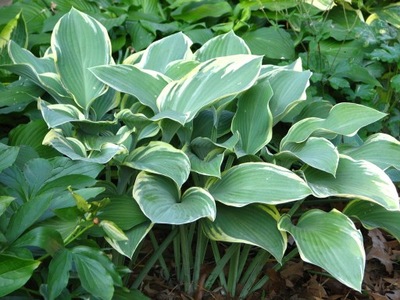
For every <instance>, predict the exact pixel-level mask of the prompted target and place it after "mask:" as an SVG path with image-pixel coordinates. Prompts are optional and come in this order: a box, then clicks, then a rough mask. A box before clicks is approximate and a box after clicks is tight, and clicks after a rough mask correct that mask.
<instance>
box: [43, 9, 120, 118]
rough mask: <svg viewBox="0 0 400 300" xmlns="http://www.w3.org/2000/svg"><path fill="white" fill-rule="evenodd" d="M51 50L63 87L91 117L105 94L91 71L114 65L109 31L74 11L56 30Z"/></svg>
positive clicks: (101, 85)
mask: <svg viewBox="0 0 400 300" xmlns="http://www.w3.org/2000/svg"><path fill="white" fill-rule="evenodd" d="M51 48H52V51H53V53H54V55H55V64H56V66H57V71H58V73H59V74H60V77H61V81H62V84H63V86H65V88H66V89H67V90H68V91H69V92H70V93H71V94H72V95H73V98H74V100H75V102H76V104H77V105H79V106H80V107H81V108H83V109H84V111H85V112H86V113H88V110H89V106H90V104H91V103H92V101H93V100H94V99H95V98H97V97H98V96H100V95H101V94H103V93H104V92H105V86H104V84H103V83H102V82H100V81H98V80H97V79H96V77H95V76H94V75H93V74H92V73H91V72H90V71H89V68H90V67H94V66H99V65H107V64H110V63H111V61H112V57H111V42H110V39H109V37H108V33H107V30H106V29H105V27H104V26H103V25H101V24H100V23H99V22H98V21H96V20H95V19H93V18H92V17H90V16H88V15H86V14H84V13H81V12H79V11H78V10H76V9H74V8H72V9H71V10H70V12H69V13H67V14H66V15H64V16H63V17H62V18H61V19H60V20H59V21H58V22H57V24H56V26H55V27H54V30H53V34H52V39H51Z"/></svg>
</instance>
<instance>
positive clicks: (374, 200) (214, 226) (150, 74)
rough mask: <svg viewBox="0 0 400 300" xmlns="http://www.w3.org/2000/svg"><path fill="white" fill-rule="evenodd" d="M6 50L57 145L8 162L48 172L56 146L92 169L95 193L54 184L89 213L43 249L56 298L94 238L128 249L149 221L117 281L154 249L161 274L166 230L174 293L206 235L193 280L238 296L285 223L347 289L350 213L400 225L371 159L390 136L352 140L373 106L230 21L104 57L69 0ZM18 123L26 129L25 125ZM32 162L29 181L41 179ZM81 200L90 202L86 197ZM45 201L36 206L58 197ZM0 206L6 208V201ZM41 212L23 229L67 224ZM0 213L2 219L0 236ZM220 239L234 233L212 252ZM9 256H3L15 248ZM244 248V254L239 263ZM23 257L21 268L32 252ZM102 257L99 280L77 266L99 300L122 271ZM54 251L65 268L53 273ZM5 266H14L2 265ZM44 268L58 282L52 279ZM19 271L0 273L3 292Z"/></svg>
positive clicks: (388, 155) (353, 263)
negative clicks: (197, 37)
mask: <svg viewBox="0 0 400 300" xmlns="http://www.w3.org/2000/svg"><path fill="white" fill-rule="evenodd" d="M8 51H9V56H10V58H11V59H12V64H8V65H3V66H2V67H3V68H4V69H5V70H8V71H10V72H13V73H15V74H18V75H20V76H21V79H20V80H22V81H28V82H31V83H33V84H35V85H37V86H39V87H40V88H41V89H42V90H43V94H42V96H41V97H38V98H37V107H38V110H39V113H40V116H39V117H38V118H39V119H40V121H41V122H45V124H46V125H47V127H48V132H47V133H45V134H44V135H45V136H44V137H43V139H42V142H43V144H44V145H47V146H51V147H52V148H54V149H55V150H57V153H59V154H60V155H63V156H66V157H67V158H65V157H64V158H60V157H59V156H57V154H54V153H53V155H54V156H55V158H52V160H51V161H50V162H48V161H46V160H44V159H40V158H38V159H37V160H34V162H30V161H28V162H25V167H22V169H20V170H19V171H18V172H19V173H21V172H22V174H24V175H23V176H25V177H26V176H33V173H32V168H31V167H30V165H31V164H33V165H34V166H36V167H37V168H40V167H41V165H43V166H46V170H47V169H48V171H43V172H45V174H46V176H49V177H50V179H54V178H53V177H51V175H49V174H52V173H51V168H52V164H54V162H53V160H55V161H57V160H61V159H63V160H66V161H67V160H68V161H69V163H74V164H80V165H82V172H83V168H84V166H97V167H99V168H100V166H102V167H104V171H103V172H102V173H101V176H99V177H97V179H98V182H97V183H95V182H93V183H91V184H92V185H93V184H96V187H94V188H96V190H94V191H96V193H94V192H93V193H89V194H86V195H82V192H81V191H80V190H77V189H82V188H84V186H73V185H72V184H68V183H67V182H66V183H65V185H64V190H63V191H64V192H66V191H67V187H68V186H69V185H72V188H70V190H71V191H69V193H71V192H72V196H73V198H74V199H75V201H76V203H77V204H76V205H75V206H74V205H73V204H74V203H63V208H64V209H66V208H68V209H70V210H73V211H74V210H76V208H77V209H78V210H80V211H83V212H84V213H83V218H84V219H83V220H84V221H90V222H91V223H90V224H91V225H90V228H88V229H86V227H85V232H84V233H85V238H86V239H85V240H84V241H85V242H81V243H84V245H79V241H80V239H79V236H78V237H76V238H75V240H74V242H75V244H76V246H75V247H74V248H73V249H72V250H70V249H69V247H66V246H68V244H67V245H65V244H66V242H65V239H64V245H63V244H62V243H61V245H60V247H58V248H57V249H53V250H54V251H53V252H49V253H48V255H46V256H45V257H44V258H43V260H45V259H50V258H49V256H51V257H52V259H51V260H50V261H51V262H50V266H53V267H52V268H50V270H49V272H50V271H51V270H53V271H52V272H53V273H51V275H52V276H51V277H50V276H48V277H47V283H46V282H43V288H42V290H41V292H42V294H43V295H47V296H48V295H52V296H53V297H56V296H58V295H59V294H60V293H61V292H62V291H64V290H68V289H69V288H73V287H74V285H73V282H72V283H71V281H68V278H69V277H68V276H67V275H68V274H69V272H77V275H78V277H82V276H83V274H84V273H85V272H83V269H82V268H84V267H87V269H85V270H89V269H90V266H89V262H88V260H85V259H86V257H89V258H93V257H94V252H93V251H100V250H101V249H102V250H103V251H108V250H107V247H108V248H112V249H113V251H112V252H111V253H112V255H111V256H112V261H113V262H114V263H118V262H123V261H124V259H123V258H122V256H125V257H127V258H129V259H134V258H135V257H136V256H137V255H138V253H137V247H138V246H139V244H140V241H141V240H143V238H144V237H145V236H146V235H147V234H148V235H149V238H150V240H151V242H152V244H153V246H154V249H155V252H154V255H153V256H152V257H151V258H150V259H149V261H148V264H146V266H145V267H144V268H143V270H142V271H141V273H139V275H138V276H137V277H136V279H135V280H134V282H133V284H132V283H131V286H130V288H131V287H132V288H139V287H140V283H141V280H142V279H143V278H144V275H145V273H146V272H147V271H148V270H149V268H151V265H152V264H154V263H155V261H156V260H159V261H160V265H161V266H162V268H163V269H164V271H165V273H166V274H165V276H167V277H168V276H170V274H168V273H169V272H170V270H168V266H166V264H165V260H164V259H163V256H162V252H163V251H164V250H165V249H166V247H167V246H168V245H169V243H172V244H173V249H174V254H175V273H176V276H177V278H178V280H179V281H180V282H181V283H183V285H184V289H185V290H186V292H188V293H195V292H196V290H197V289H198V284H199V282H200V269H201V267H202V265H203V263H204V256H205V253H206V249H207V247H208V245H209V247H211V250H212V253H213V255H214V259H215V263H216V267H215V268H214V269H213V270H212V271H211V272H210V274H209V277H208V279H207V280H206V282H205V284H204V287H205V288H206V289H207V288H211V287H212V285H213V283H214V282H215V280H216V278H217V277H218V278H219V282H220V284H221V285H222V286H223V287H224V289H225V291H226V293H229V294H230V295H231V296H238V297H241V298H244V297H245V296H246V295H247V294H248V293H250V292H251V291H253V290H255V289H256V288H259V287H261V286H262V285H263V282H265V280H267V278H266V277H264V278H261V280H260V281H257V279H259V277H258V274H260V272H261V269H260V266H261V268H262V267H263V266H264V264H265V262H266V261H267V259H268V258H269V257H270V256H272V257H273V258H274V259H275V260H276V262H277V263H278V264H280V263H284V262H285V261H287V260H288V259H290V258H291V257H292V256H293V255H295V254H296V252H290V253H288V254H286V252H287V251H286V250H287V249H288V235H291V236H292V237H293V239H294V240H295V242H296V246H297V249H298V252H299V254H300V256H301V258H302V259H303V260H304V261H306V262H309V263H311V264H315V265H317V266H320V267H321V268H323V269H324V270H326V271H327V272H328V273H330V274H331V275H332V276H333V277H335V278H336V279H337V280H339V281H340V282H342V283H343V284H345V285H347V286H349V287H351V288H353V289H355V290H358V291H360V290H361V288H362V287H361V284H362V279H363V274H364V266H365V251H364V246H363V238H362V235H361V232H360V230H359V229H358V227H357V226H356V225H358V224H359V222H360V223H361V224H362V225H363V226H364V227H365V228H367V229H370V228H377V227H379V228H383V229H385V230H387V231H388V232H389V233H391V234H392V235H394V236H395V237H396V238H397V239H399V238H400V232H399V229H398V228H400V227H399V226H398V225H399V224H398V222H399V221H398V220H400V218H399V217H400V212H399V202H398V200H399V198H398V194H397V191H396V187H395V185H394V184H393V182H392V181H391V179H390V177H389V176H388V175H387V174H386V173H385V171H387V170H389V169H391V168H395V169H400V161H399V160H398V155H396V153H398V151H399V150H400V143H399V142H398V141H397V140H396V139H394V138H392V137H390V136H388V135H385V134H376V135H373V136H371V137H369V138H368V139H367V140H365V141H363V140H362V139H361V138H359V137H358V136H357V132H358V131H359V130H360V129H361V128H363V127H364V126H367V125H369V124H372V123H374V122H376V121H378V120H380V119H381V118H383V117H384V116H385V114H383V113H381V112H379V111H376V110H374V109H372V108H369V107H366V106H362V105H358V104H353V103H339V104H336V105H332V104H331V103H330V102H328V101H325V100H323V99H321V98H311V97H307V93H306V90H307V87H308V86H309V85H310V81H309V79H310V76H311V72H310V71H307V70H303V69H302V67H301V61H300V60H297V61H294V62H293V63H291V64H288V65H284V66H275V65H268V64H263V57H261V56H258V55H253V54H252V53H251V51H250V49H249V47H248V46H247V45H246V43H245V42H244V40H243V39H241V38H239V37H238V36H236V35H235V34H234V33H233V32H232V31H230V32H228V33H226V34H224V35H220V36H217V37H215V38H213V39H210V40H209V41H208V42H206V43H205V44H204V45H202V46H201V47H200V48H199V49H198V50H196V51H193V50H192V41H191V39H190V38H189V37H188V36H186V35H185V34H183V33H176V34H173V35H170V36H168V37H166V38H163V39H161V40H158V41H156V42H154V43H152V44H151V45H150V46H149V47H148V48H147V49H146V50H144V51H142V52H138V53H134V54H132V55H131V56H129V57H128V58H127V59H126V60H125V61H124V62H123V63H122V64H115V62H114V60H113V57H112V56H111V46H110V39H109V37H108V34H107V31H106V30H105V28H104V27H103V26H102V25H101V24H100V23H99V22H98V21H96V20H95V19H94V18H92V17H89V16H88V15H86V14H84V13H81V12H79V11H77V10H76V9H72V10H71V11H70V12H69V13H67V14H66V15H65V16H63V17H62V18H61V19H60V20H59V21H58V23H57V24H56V26H55V28H54V31H53V34H52V38H51V47H50V48H49V49H48V50H47V51H46V54H45V55H44V56H43V57H41V58H37V57H35V56H33V55H32V54H31V53H30V52H29V51H27V50H25V49H23V48H22V47H21V46H19V45H18V44H17V43H15V42H13V41H10V43H9V44H8ZM32 115H33V114H32ZM36 117H37V115H36ZM31 128H33V127H31ZM26 130H27V131H29V130H31V131H30V132H31V134H34V132H35V131H34V129H30V127H29V125H27V128H26ZM21 132H22V130H21ZM18 133H19V132H16V133H14V135H18ZM4 147H5V148H4V149H5V150H4V151H16V150H9V148H7V146H4ZM11 149H14V148H11ZM10 165H12V162H11V163H9V164H8V165H6V166H5V167H4V171H3V173H2V174H1V175H2V177H1V178H3V177H4V176H5V178H6V179H4V180H2V181H1V184H2V185H4V186H7V188H3V189H2V194H3V197H5V198H4V199H5V200H4V201H5V203H7V205H8V203H9V202H11V201H12V198H10V197H14V198H15V197H16V196H15V193H16V191H15V189H16V188H17V187H16V185H14V186H13V185H11V186H9V185H8V182H9V181H10V180H8V181H7V178H8V177H10V176H11V175H8V174H10V172H14V173H15V172H17V170H14V169H16V167H13V166H10ZM43 168H44V167H43ZM53 168H54V167H53ZM19 173H18V174H19ZM25 173H26V174H25ZM96 175H97V174H93V177H96ZM7 176H8V177H7ZM15 176H16V175H15ZM15 176H14V177H15ZM19 176H20V177H21V176H22V175H19ZM46 176H44V175H42V176H40V177H39V178H35V181H34V183H35V184H36V182H37V181H39V179H42V180H41V183H42V184H44V183H46V180H50V179H48V178H47V177H46ZM14 177H13V178H14ZM43 177H46V178H43ZM17 178H19V177H17ZM37 184H38V183H37ZM51 187H53V185H51ZM99 188H101V191H100V190H98V189H99ZM76 190H77V191H76ZM17 191H18V190H17ZM44 192H45V191H44ZM90 198H95V200H97V201H94V202H93V201H89V202H86V200H85V199H90ZM55 199H57V198H55ZM101 199H105V200H103V201H104V205H102V204H101V203H103V202H101ZM321 200H323V201H324V202H325V203H331V208H329V209H326V207H327V206H326V205H321ZM339 200H340V201H341V202H342V203H345V204H346V205H345V209H344V210H343V211H341V210H339V207H340V206H338V207H335V205H334V204H335V202H336V201H339ZM29 201H30V200H29V199H27V203H29ZM53 201H54V200H53V199H50V200H49V201H48V202H49V203H48V204H46V205H56V204H52V203H53ZM46 203H47V202H46ZM57 203H58V204H59V202H57ZM106 204H107V205H106ZM7 205H4V212H5V213H6V216H7V214H10V213H12V211H9V209H8V208H7ZM311 206H313V207H314V208H313V209H309V207H311ZM8 207H11V206H8ZM48 207H49V206H47V208H48ZM317 207H320V208H317ZM59 208H60V207H57V209H59ZM52 211H53V214H54V211H56V210H55V208H54V209H50V211H49V212H48V214H49V215H48V216H47V217H46V218H44V220H43V223H42V224H40V225H39V224H34V223H30V224H28V225H27V226H26V228H25V229H28V227H33V228H32V230H41V229H37V228H45V229H43V230H47V228H53V229H54V230H55V234H64V235H66V236H67V237H68V236H69V235H70V234H72V233H73V232H74V231H73V230H75V229H74V228H71V229H68V228H65V227H62V226H61V225H60V221H59V220H58V223H57V224H58V226H54V223H55V222H56V221H57V220H56V219H55V218H56V217H57V214H56V216H53V215H52ZM64 212H65V211H64ZM58 216H60V215H58ZM88 216H89V220H88V219H87V218H88ZM85 218H86V219H85ZM64 219H65V217H64ZM64 221H65V220H64ZM61 224H62V222H61ZM85 224H87V223H85ZM93 224H94V225H96V226H94V225H93ZM161 224H164V225H161ZM52 225H53V226H52ZM92 225H93V226H92ZM97 225H99V226H97ZM159 225H160V228H162V229H163V230H165V225H171V226H170V227H167V228H171V231H170V232H169V233H168V234H167V235H166V237H165V238H164V239H163V240H162V241H161V244H160V245H158V242H157V241H156V239H155V234H154V232H155V231H153V230H152V228H154V229H155V228H158V226H159ZM10 226H12V223H10V224H9V225H7V223H4V225H3V227H2V228H1V230H2V233H3V235H5V232H6V231H7V230H8V228H9V227H10ZM39 226H42V227H39ZM25 229H24V230H25ZM61 229H63V230H64V231H63V232H60V230H61ZM57 232H58V233H57ZM21 233H22V232H21ZM5 237H6V238H8V237H7V235H5ZM17 237H18V236H17V235H16V234H15V236H14V239H15V238H17ZM101 237H104V240H105V241H107V243H108V246H107V245H106V244H104V243H102V248H101V249H97V250H93V248H91V247H93V245H92V244H91V243H90V242H88V241H91V240H100V241H102V240H103V239H101ZM104 240H103V241H104ZM221 243H224V244H226V243H228V244H229V243H233V244H232V246H230V247H229V249H228V250H227V251H226V253H225V254H224V255H223V256H222V257H221V253H220V251H219V250H220V249H219V247H218V246H219V245H220V244H221ZM32 245H33V246H37V244H35V243H34V242H31V241H29V239H28V241H25V242H24V243H22V242H20V243H19V244H18V246H19V247H21V248H22V249H26V247H27V246H32ZM251 247H254V248H256V249H260V250H259V251H258V254H257V255H256V256H255V257H251V256H249V255H248V254H249V251H250V248H251ZM5 249H7V248H5ZM89 249H90V250H89ZM293 253H294V254H293ZM285 254H286V255H285ZM7 255H8V254H4V255H3V261H5V262H6V261H7V259H14V258H10V257H9V256H7ZM121 255H122V256H121ZM83 257H85V258H83ZM102 257H103V256H102ZM246 258H248V259H249V260H252V261H250V262H249V263H248V264H247V262H246ZM30 259H31V261H30V263H31V264H32V265H31V267H30V272H29V274H32V272H33V270H34V269H35V268H37V267H38V265H37V264H36V260H34V259H33V258H32V257H30ZM107 259H108V258H107V257H103V258H102V259H101V260H99V262H98V263H100V265H101V267H102V268H103V269H101V268H100V267H99V266H97V268H100V269H101V270H103V271H104V270H105V271H104V272H105V273H106V274H107V275H105V276H104V277H102V283H103V284H102V285H96V286H94V285H92V284H91V283H92V282H91V281H85V279H83V280H82V278H81V282H82V288H83V289H84V290H85V291H87V292H88V293H91V294H93V295H94V296H96V297H99V298H104V299H110V298H111V297H112V295H113V291H114V288H113V287H114V286H117V287H118V286H122V285H123V283H127V282H129V280H126V281H125V280H124V281H121V280H120V279H121V278H120V277H118V276H117V275H118V273H116V271H115V266H114V265H113V264H112V263H111V262H110V261H109V260H107ZM71 261H73V262H74V264H72V266H73V267H74V268H72V269H71V267H70V266H71ZM79 263H82V264H83V265H84V266H82V265H79ZM90 263H92V261H90ZM56 264H57V265H58V264H59V265H62V266H63V269H62V270H63V271H62V272H61V271H60V272H58V271H57V269H56V266H55V265H56ZM228 264H229V273H228V277H227V279H226V273H225V272H224V267H225V266H227V265H228ZM9 265H12V264H11V263H10V264H9ZM277 267H279V266H277ZM80 270H82V271H80ZM91 270H93V269H91ZM248 270H250V272H249V271H248ZM7 272H12V270H11V271H10V270H6V271H3V272H2V273H0V276H3V277H4V276H6V275H4V274H7ZM93 272H95V271H93ZM66 274H67V275H66ZM85 274H86V275H87V273H85ZM119 276H122V275H119ZM26 277H29V275H27V276H26ZM57 278H58V281H57V284H54V283H51V282H53V281H54V280H57ZM118 278H119V279H118ZM125 278H127V277H125ZM28 279H29V278H27V280H28ZM128 279H129V278H128ZM84 282H85V283H84ZM23 284H24V282H22V283H19V284H18V285H15V286H14V287H13V288H8V289H6V288H5V287H1V286H0V288H1V291H2V295H5V294H7V293H11V292H12V291H13V290H15V289H17V288H19V287H20V286H22V285H23ZM238 284H240V285H241V286H243V288H242V290H241V291H237V290H236V286H237V285H238ZM197 292H199V291H198V290H197ZM48 297H50V298H52V297H51V296H48Z"/></svg>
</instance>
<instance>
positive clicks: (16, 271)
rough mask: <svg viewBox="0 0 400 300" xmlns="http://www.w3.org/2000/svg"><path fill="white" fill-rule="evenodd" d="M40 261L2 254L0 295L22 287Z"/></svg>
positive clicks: (0, 255) (0, 260)
mask: <svg viewBox="0 0 400 300" xmlns="http://www.w3.org/2000/svg"><path fill="white" fill-rule="evenodd" d="M39 265H40V261H36V260H30V259H23V258H19V257H15V256H10V255H4V254H0V297H3V296H6V295H7V294H9V293H11V292H13V291H15V290H17V289H19V288H20V287H22V286H23V285H24V284H25V283H26V282H27V281H28V280H29V278H30V277H31V276H32V274H33V271H34V270H35V269H36V268H37V267H38V266H39Z"/></svg>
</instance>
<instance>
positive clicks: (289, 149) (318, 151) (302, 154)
mask: <svg viewBox="0 0 400 300" xmlns="http://www.w3.org/2000/svg"><path fill="white" fill-rule="evenodd" d="M286 155H289V156H295V157H297V158H298V159H300V160H302V161H303V162H305V163H306V164H308V165H309V166H311V167H313V168H315V169H319V170H321V171H325V172H328V173H330V174H332V175H333V176H335V174H336V169H337V166H338V163H339V152H338V151H337V149H336V147H335V146H334V145H333V144H332V143H331V142H330V141H328V140H327V139H325V138H318V137H310V138H309V139H308V140H306V141H305V142H303V143H288V144H285V146H284V147H283V150H282V151H281V152H279V153H278V154H277V155H276V158H277V159H281V160H284V159H285V156H286Z"/></svg>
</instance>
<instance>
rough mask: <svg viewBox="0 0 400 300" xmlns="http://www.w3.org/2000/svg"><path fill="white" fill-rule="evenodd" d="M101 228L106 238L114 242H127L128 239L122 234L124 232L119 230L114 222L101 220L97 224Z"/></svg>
mask: <svg viewBox="0 0 400 300" xmlns="http://www.w3.org/2000/svg"><path fill="white" fill-rule="evenodd" d="M99 226H100V227H101V228H103V230H104V232H105V233H106V235H107V237H108V238H110V239H112V240H114V241H116V242H120V241H127V240H128V237H127V236H126V235H125V234H124V232H123V231H122V230H121V228H119V227H118V226H117V225H116V224H115V223H114V222H112V221H109V220H102V221H101V222H100V224H99Z"/></svg>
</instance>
